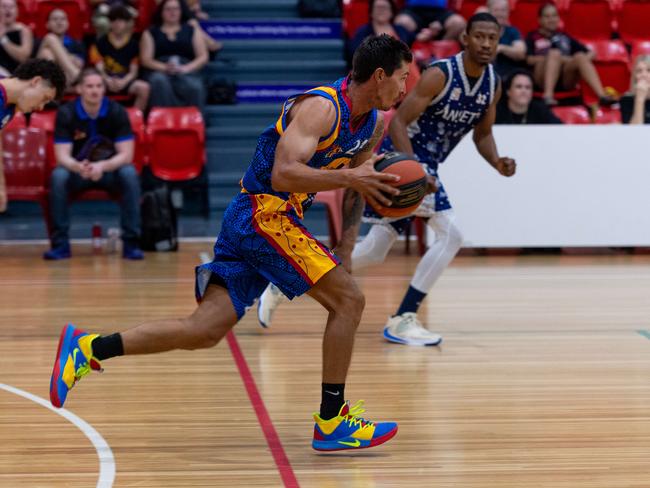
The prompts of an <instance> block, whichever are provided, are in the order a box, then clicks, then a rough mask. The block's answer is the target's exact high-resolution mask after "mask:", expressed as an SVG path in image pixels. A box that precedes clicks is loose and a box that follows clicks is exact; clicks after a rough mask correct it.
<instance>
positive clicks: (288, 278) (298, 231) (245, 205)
mask: <svg viewBox="0 0 650 488" xmlns="http://www.w3.org/2000/svg"><path fill="white" fill-rule="evenodd" d="M223 222H224V223H223V226H222V228H221V232H220V233H219V237H218V238H217V242H216V244H215V245H214V260H213V261H212V262H210V263H207V264H203V265H201V266H197V268H196V298H197V300H199V301H200V300H201V298H202V297H203V294H204V293H205V290H206V289H207V286H208V285H209V284H210V283H211V282H212V283H214V282H215V281H216V282H217V283H222V284H223V285H225V287H226V288H227V289H228V294H229V295H230V299H231V300H232V303H233V305H234V307H235V311H236V312H237V317H238V318H241V317H242V316H243V315H244V313H245V312H246V309H247V308H248V307H250V306H251V305H253V302H254V301H255V299H256V298H258V297H259V296H260V295H261V294H262V292H263V291H264V289H265V288H266V286H267V285H268V283H269V282H271V283H273V284H274V285H276V286H277V287H278V288H280V290H282V292H283V293H284V294H285V295H286V296H287V297H288V298H289V299H293V298H294V297H296V296H299V295H302V294H303V293H305V292H307V291H308V290H309V289H310V288H311V287H312V286H314V284H316V282H318V280H319V279H321V278H322V277H323V276H325V274H327V273H328V272H329V271H330V270H332V269H333V268H335V267H336V266H338V265H339V264H340V261H339V260H338V258H337V257H336V256H335V255H334V254H333V253H332V252H331V251H330V250H329V249H328V248H327V247H326V246H325V245H324V244H322V243H321V242H320V241H318V240H317V239H315V238H314V237H313V236H312V235H311V234H310V233H309V231H308V230H307V229H306V228H305V227H304V226H303V225H302V223H301V222H300V220H299V218H298V215H297V214H296V212H295V210H294V209H293V207H292V206H291V204H289V203H288V202H286V201H285V200H282V199H281V198H278V197H276V196H273V195H268V194H259V195H252V194H248V193H240V194H239V195H237V196H236V197H235V198H234V199H233V201H232V202H231V203H230V205H229V206H228V208H227V209H226V212H225V214H224V219H223Z"/></svg>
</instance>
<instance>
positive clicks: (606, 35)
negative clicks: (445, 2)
mask: <svg viewBox="0 0 650 488" xmlns="http://www.w3.org/2000/svg"><path fill="white" fill-rule="evenodd" d="M547 2H548V0H511V13H510V22H511V23H512V25H514V26H515V27H517V28H518V29H519V30H520V31H521V33H522V35H524V36H525V35H526V34H527V33H528V32H530V31H533V30H535V29H537V28H538V26H539V22H538V12H539V8H540V7H541V6H542V5H543V4H545V3H547ZM450 3H452V4H454V5H455V9H456V10H457V11H458V12H459V13H460V14H461V15H462V16H463V17H465V18H469V17H471V16H472V15H473V14H474V13H475V12H476V9H478V8H484V7H485V4H486V1H485V0H457V1H456V2H450ZM556 4H557V5H558V7H559V8H560V15H561V16H562V18H563V20H564V23H565V26H564V27H565V29H566V31H567V32H568V33H569V34H571V35H573V36H575V37H579V38H582V39H610V38H611V37H612V34H613V33H614V32H618V34H619V35H620V37H621V38H623V39H625V40H626V41H628V42H629V41H633V40H636V39H643V38H647V37H648V22H649V19H650V2H649V1H648V0H612V1H611V2H610V1H609V0H565V1H560V2H556ZM367 22H368V0H344V2H343V31H344V32H345V33H346V35H347V36H348V37H352V36H354V33H355V32H356V30H357V29H358V28H359V27H361V26H362V25H364V24H366V23H367Z"/></svg>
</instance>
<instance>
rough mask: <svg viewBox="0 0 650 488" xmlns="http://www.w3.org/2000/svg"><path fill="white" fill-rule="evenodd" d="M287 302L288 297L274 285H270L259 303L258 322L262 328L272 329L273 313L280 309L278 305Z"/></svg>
mask: <svg viewBox="0 0 650 488" xmlns="http://www.w3.org/2000/svg"><path fill="white" fill-rule="evenodd" d="M286 300H287V297H285V296H284V293H282V292H281V291H280V289H279V288H278V287H277V286H275V285H274V284H273V283H269V286H267V287H266V290H264V293H262V295H261V296H260V298H259V300H258V301H257V320H259V322H260V325H261V326H262V327H264V328H265V329H266V328H268V327H271V320H272V319H273V312H275V309H276V308H278V305H280V304H281V303H282V302H284V301H286Z"/></svg>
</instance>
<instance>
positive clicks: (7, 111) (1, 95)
mask: <svg viewBox="0 0 650 488" xmlns="http://www.w3.org/2000/svg"><path fill="white" fill-rule="evenodd" d="M15 112H16V106H15V105H9V104H8V103H7V91H6V90H5V87H4V86H3V85H2V84H0V130H2V129H3V128H4V126H5V125H7V124H8V123H9V121H10V120H11V119H12V117H13V116H14V113H15Z"/></svg>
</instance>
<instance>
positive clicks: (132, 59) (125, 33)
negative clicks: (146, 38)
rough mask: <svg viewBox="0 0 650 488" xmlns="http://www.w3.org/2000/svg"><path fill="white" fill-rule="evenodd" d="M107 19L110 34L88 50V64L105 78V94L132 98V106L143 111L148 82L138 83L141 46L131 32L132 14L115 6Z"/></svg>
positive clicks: (145, 105) (147, 101)
mask: <svg viewBox="0 0 650 488" xmlns="http://www.w3.org/2000/svg"><path fill="white" fill-rule="evenodd" d="M108 18H109V20H110V31H109V32H108V34H106V35H105V36H102V37H100V38H99V39H98V40H97V43H96V44H94V45H93V46H92V47H91V48H90V53H89V59H90V62H91V63H92V64H94V65H95V67H96V68H97V70H98V71H99V72H100V73H101V75H102V78H104V82H106V87H107V89H108V93H111V94H128V95H133V96H134V97H135V101H134V102H133V105H134V106H135V107H137V108H139V109H140V110H142V111H143V112H144V111H145V109H146V108H147V104H148V103H149V83H147V82H146V81H143V80H138V56H139V54H140V44H139V43H138V40H137V39H136V38H135V37H134V36H133V35H132V33H131V31H132V30H133V26H132V22H131V21H132V17H131V12H130V10H129V9H128V8H127V7H125V6H124V5H122V4H117V5H115V6H113V7H112V8H111V10H110V11H109V13H108Z"/></svg>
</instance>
